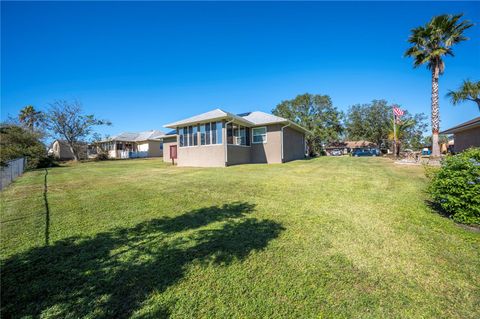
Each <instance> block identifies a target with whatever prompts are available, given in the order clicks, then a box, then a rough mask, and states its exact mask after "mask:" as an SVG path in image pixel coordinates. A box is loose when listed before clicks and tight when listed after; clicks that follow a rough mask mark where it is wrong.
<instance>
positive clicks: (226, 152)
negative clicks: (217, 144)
mask: <svg viewBox="0 0 480 319" xmlns="http://www.w3.org/2000/svg"><path fill="white" fill-rule="evenodd" d="M231 123H233V118H232V120H231V121H228V122H225V138H224V139H223V143H224V145H225V146H224V147H225V166H227V163H228V147H227V143H228V141H227V126H228V124H231Z"/></svg>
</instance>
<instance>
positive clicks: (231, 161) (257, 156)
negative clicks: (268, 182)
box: [164, 109, 308, 166]
mask: <svg viewBox="0 0 480 319" xmlns="http://www.w3.org/2000/svg"><path fill="white" fill-rule="evenodd" d="M165 127H168V128H171V129H175V130H176V132H177V135H176V136H175V138H173V137H170V138H169V149H170V146H171V147H172V148H176V154H177V159H176V162H177V164H178V165H179V166H229V165H235V164H246V163H282V162H288V161H292V160H296V159H302V158H305V133H307V132H308V130H306V129H305V128H303V127H301V126H299V125H298V124H296V123H294V122H292V121H290V120H287V119H285V118H282V117H278V116H275V115H272V114H267V113H264V112H249V113H244V114H239V115H235V114H232V113H229V112H225V111H223V110H220V109H215V110H213V111H210V112H206V113H203V114H200V115H196V116H193V117H190V118H187V119H184V120H181V121H178V122H174V123H170V124H168V125H165ZM172 136H173V135H172ZM173 140H176V145H174V144H173ZM164 158H165V160H166V161H167V160H169V157H167V156H165V157H164Z"/></svg>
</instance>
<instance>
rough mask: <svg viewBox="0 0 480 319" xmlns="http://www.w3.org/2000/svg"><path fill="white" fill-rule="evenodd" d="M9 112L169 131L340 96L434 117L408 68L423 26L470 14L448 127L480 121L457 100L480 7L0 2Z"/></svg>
mask: <svg viewBox="0 0 480 319" xmlns="http://www.w3.org/2000/svg"><path fill="white" fill-rule="evenodd" d="M1 6H2V7H1V8H2V12H1V18H2V19H1V20H2V21H1V29H2V30H1V116H2V119H5V118H6V116H7V115H16V114H17V113H18V110H19V109H20V108H22V107H23V106H24V105H27V104H32V105H34V106H36V107H38V108H40V109H45V108H46V107H47V106H48V103H49V102H52V101H53V100H55V99H73V98H76V99H78V100H80V101H81V102H82V103H83V105H84V108H85V110H86V111H87V112H90V113H94V114H96V115H97V116H98V117H100V118H105V119H109V120H111V121H112V122H113V124H114V125H113V126H112V127H108V128H103V129H101V130H100V131H101V132H102V133H107V134H115V133H119V132H121V131H141V130H148V129H163V125H164V124H166V123H168V122H171V121H175V120H179V119H181V118H184V117H188V116H191V115H194V114H197V113H201V112H205V111H208V110H211V109H213V108H217V107H219V108H223V109H225V110H228V111H231V112H238V113H240V112H245V111H252V110H261V111H266V112H269V111H271V110H272V109H273V108H274V107H275V105H276V104H277V103H279V102H280V101H282V100H285V99H290V98H293V97H295V96H296V95H297V94H300V93H305V92H310V93H320V94H328V95H330V96H331V98H332V100H333V103H334V105H335V106H337V107H338V108H339V109H341V110H346V109H347V108H348V106H350V105H352V104H355V103H366V102H369V101H371V100H372V99H380V98H384V99H387V100H388V101H389V102H394V103H398V104H401V105H403V106H404V107H405V108H406V109H408V110H409V111H410V112H414V113H416V112H425V113H427V114H429V113H430V73H429V72H428V71H427V70H426V69H425V68H420V69H413V68H412V61H411V60H410V59H407V58H403V57H402V56H403V52H404V51H405V49H406V48H407V46H408V43H407V38H408V35H409V31H410V29H411V28H413V27H416V26H418V25H422V24H424V23H425V22H427V21H428V20H429V19H430V18H431V17H432V16H433V15H437V14H442V13H460V12H463V13H465V18H467V19H470V20H472V21H473V22H475V23H477V25H476V26H475V27H474V28H472V29H470V30H469V31H468V33H467V35H468V36H469V37H470V38H471V40H470V41H467V42H465V43H462V44H460V45H459V46H458V47H456V48H455V53H456V57H455V58H447V59H446V72H445V74H444V75H443V76H442V77H441V79H440V95H441V100H440V108H441V119H442V123H441V128H442V129H445V128H447V127H450V126H453V125H455V124H457V123H460V122H463V121H466V120H469V119H471V118H473V117H475V116H479V115H480V112H479V111H478V109H477V107H476V105H475V104H473V103H467V104H464V105H461V106H457V107H454V106H452V105H451V104H450V103H449V101H448V100H447V99H446V98H445V94H446V93H447V91H448V89H454V88H457V87H458V85H459V84H460V83H461V81H462V80H463V79H465V78H470V79H475V80H479V79H480V25H478V24H480V3H474V2H470V3H465V2H455V3H446V2H436V3H433V2H428V3H419V2H406V3H392V2H370V3H361V2H360V3H359V2H335V3H332V2H330V3H328V2H319V3H312V2H305V3H285V2H281V3H280V2H277V3H271V2H270V3H252V2H248V3H232V2H224V3H217V2H208V3H159V2H142V3H132V2H116V3H113V2H85V3H78V2H75V3H68V2H62V3H60V2H50V3H46V4H45V3H25V2H9V3H8V2H2V4H1Z"/></svg>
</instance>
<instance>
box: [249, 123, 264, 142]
mask: <svg viewBox="0 0 480 319" xmlns="http://www.w3.org/2000/svg"><path fill="white" fill-rule="evenodd" d="M252 135H253V139H252V143H254V144H258V143H266V142H267V127H266V126H262V127H254V128H253V129H252Z"/></svg>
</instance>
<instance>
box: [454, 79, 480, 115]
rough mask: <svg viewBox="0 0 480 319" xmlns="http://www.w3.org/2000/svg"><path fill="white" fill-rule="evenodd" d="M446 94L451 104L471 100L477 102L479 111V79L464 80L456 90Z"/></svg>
mask: <svg viewBox="0 0 480 319" xmlns="http://www.w3.org/2000/svg"><path fill="white" fill-rule="evenodd" d="M447 96H448V97H449V98H450V99H451V101H452V103H453V105H457V104H458V103H461V102H464V101H473V102H475V103H477V106H478V110H479V111H480V81H478V82H471V81H470V80H465V81H463V84H462V86H461V87H460V88H459V89H458V91H450V92H448V94H447Z"/></svg>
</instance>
